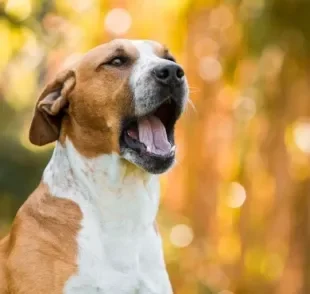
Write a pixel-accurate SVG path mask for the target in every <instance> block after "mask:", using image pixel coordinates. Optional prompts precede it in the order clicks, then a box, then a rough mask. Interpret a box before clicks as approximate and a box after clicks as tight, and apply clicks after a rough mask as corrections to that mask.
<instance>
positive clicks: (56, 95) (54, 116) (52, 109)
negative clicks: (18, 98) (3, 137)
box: [29, 70, 75, 146]
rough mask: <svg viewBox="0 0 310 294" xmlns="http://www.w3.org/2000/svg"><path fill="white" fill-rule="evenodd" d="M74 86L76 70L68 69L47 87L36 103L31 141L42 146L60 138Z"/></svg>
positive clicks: (30, 134) (30, 133) (30, 135)
mask: <svg viewBox="0 0 310 294" xmlns="http://www.w3.org/2000/svg"><path fill="white" fill-rule="evenodd" d="M74 86H75V74H74V71H72V70H66V71H63V72H61V73H60V74H58V75H57V77H56V79H54V80H53V81H52V82H51V83H50V84H48V85H47V86H46V87H45V89H44V90H43V92H42V94H41V95H40V97H39V99H38V102H37V103H36V108H35V112H34V116H33V119H32V122H31V127H30V132H29V139H30V142H31V143H33V144H34V145H38V146H42V145H45V144H48V143H51V142H54V141H56V140H57V139H58V138H59V134H60V127H61V121H62V118H63V116H64V113H65V109H66V108H67V106H68V95H69V93H70V92H71V91H72V89H73V88H74Z"/></svg>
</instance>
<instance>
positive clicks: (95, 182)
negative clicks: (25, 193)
mask: <svg viewBox="0 0 310 294" xmlns="http://www.w3.org/2000/svg"><path fill="white" fill-rule="evenodd" d="M43 182H44V183H46V184H47V185H48V187H49V190H50V193H51V194H52V195H53V196H55V197H60V198H67V199H70V200H72V201H74V202H76V203H78V204H79V206H80V208H81V210H82V212H83V214H84V217H85V216H86V215H90V217H94V218H95V219H96V220H100V222H101V223H102V225H103V226H105V227H106V228H107V229H108V228H113V229H115V227H118V228H123V229H126V230H133V229H135V228H136V227H137V226H139V227H140V228H142V227H147V226H150V225H153V223H154V220H155V217H156V214H157V210H158V204H159V179H158V176H155V175H151V174H149V173H146V172H145V171H143V170H141V169H139V168H138V167H135V166H133V165H132V164H130V163H128V162H127V161H125V160H124V159H122V158H121V157H120V156H119V155H117V154H109V155H100V156H98V157H96V158H91V159H90V158H86V157H84V156H83V155H81V154H80V153H79V152H78V151H77V150H76V149H75V148H74V146H73V144H72V142H71V141H70V140H69V139H67V140H66V141H65V142H64V144H60V143H59V142H58V143H57V145H56V148H55V150H54V153H53V156H52V158H51V160H50V162H49V164H48V165H47V167H46V169H45V171H44V174H43Z"/></svg>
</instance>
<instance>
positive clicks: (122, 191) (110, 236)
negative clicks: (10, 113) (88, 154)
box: [43, 143, 172, 294]
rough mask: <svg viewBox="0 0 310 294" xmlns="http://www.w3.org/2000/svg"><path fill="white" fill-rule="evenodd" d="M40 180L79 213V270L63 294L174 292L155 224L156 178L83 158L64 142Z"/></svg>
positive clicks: (112, 161) (109, 160)
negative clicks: (65, 148)
mask: <svg viewBox="0 0 310 294" xmlns="http://www.w3.org/2000/svg"><path fill="white" fill-rule="evenodd" d="M65 152H67V154H68V155H67V156H64V155H65ZM70 154H71V155H70ZM72 154H73V155H74V156H73V155H72ZM71 157H72V158H74V164H70V162H69V159H70V158H71ZM72 162H73V160H72ZM70 166H71V167H70ZM93 171H95V172H93ZM43 181H44V182H45V183H46V184H47V185H48V186H49V189H50V192H51V193H52V195H54V196H55V197H60V198H67V199H70V200H72V201H74V202H76V203H77V204H78V205H79V207H80V209H81V212H82V215H83V219H82V222H81V224H80V225H81V229H80V231H79V233H78V235H77V236H76V241H77V260H76V263H77V267H78V269H77V272H76V273H75V274H74V275H73V276H71V277H70V278H69V280H68V281H67V282H66V284H65V287H64V291H63V292H64V293H65V294H93V293H98V294H171V293H172V290H171V286H170V282H169V278H168V275H167V272H166V268H165V263H164V258H163V252H162V244H161V239H160V236H159V235H158V234H157V232H156V230H155V227H154V222H155V218H156V214H157V210H158V203H159V181H158V179H157V178H156V177H151V176H148V175H145V174H144V173H142V172H141V171H139V170H137V169H134V170H133V171H128V168H126V167H124V166H123V165H122V163H121V161H120V159H119V158H118V157H116V156H102V157H100V158H96V159H92V160H90V159H84V158H82V157H81V156H77V155H76V152H75V151H74V148H73V146H72V145H71V144H69V143H68V144H67V150H66V151H65V150H64V149H63V148H62V146H57V149H55V151H54V155H53V158H52V160H51V162H50V164H49V166H48V167H47V168H46V170H45V172H44V177H43Z"/></svg>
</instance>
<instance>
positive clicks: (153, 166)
mask: <svg viewBox="0 0 310 294" xmlns="http://www.w3.org/2000/svg"><path fill="white" fill-rule="evenodd" d="M122 156H123V158H124V159H126V160H127V161H129V162H131V163H133V164H134V165H136V166H137V167H139V168H141V169H143V170H144V171H146V172H148V173H151V174H162V173H164V172H166V171H167V170H168V169H170V168H171V167H172V166H173V164H174V161H175V154H174V152H173V154H170V155H167V156H158V155H154V154H148V153H144V154H143V153H141V154H139V153H138V152H137V151H135V150H132V149H129V148H126V149H125V150H123V152H122Z"/></svg>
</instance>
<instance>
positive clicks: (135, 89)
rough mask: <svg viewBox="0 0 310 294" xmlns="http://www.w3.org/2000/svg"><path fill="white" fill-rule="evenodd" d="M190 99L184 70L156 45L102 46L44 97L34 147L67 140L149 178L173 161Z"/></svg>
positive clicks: (36, 117) (32, 134)
mask: <svg viewBox="0 0 310 294" xmlns="http://www.w3.org/2000/svg"><path fill="white" fill-rule="evenodd" d="M187 95H188V86H187V81H186V78H185V76H184V72H183V69H182V68H181V67H180V66H179V65H178V64H177V63H176V61H175V60H174V58H173V57H172V56H171V55H170V53H169V51H168V50H167V49H166V48H165V47H164V46H162V45H160V44H158V43H156V42H153V41H130V40H114V41H111V42H110V43H107V44H103V45H100V46H98V47H96V48H94V49H92V50H91V51H89V52H88V53H87V54H85V55H84V57H83V58H82V59H81V60H80V61H79V62H78V63H77V64H76V65H75V66H74V67H72V68H70V69H67V70H65V71H63V72H61V73H60V74H59V75H58V76H57V77H56V79H55V80H54V81H52V82H51V83H50V84H49V85H48V86H47V87H46V88H45V89H44V91H43V93H42V94H41V96H40V97H39V100H38V102H37V105H36V109H35V114H34V117H33V121H32V124H31V128H30V141H31V142H32V143H33V144H35V145H45V144H48V143H50V142H53V141H56V140H59V141H60V142H64V140H65V138H66V137H68V138H69V139H70V140H71V141H72V142H73V144H74V146H75V148H76V149H77V150H78V151H79V152H80V153H81V154H83V155H84V156H87V157H95V156H98V155H101V154H110V153H112V152H116V153H118V154H120V156H121V157H123V158H124V159H126V160H128V161H130V162H132V163H134V164H135V165H137V166H139V167H141V168H143V169H144V170H146V171H148V172H150V173H161V172H164V171H166V170H167V169H168V168H169V167H170V166H171V165H172V164H173V162H174V158H175V146H174V126H175V123H176V121H177V119H178V118H179V116H180V114H181V113H182V111H183V109H184V106H185V103H186V100H187Z"/></svg>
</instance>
